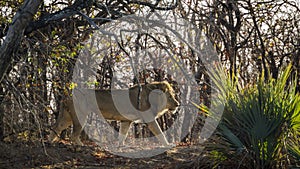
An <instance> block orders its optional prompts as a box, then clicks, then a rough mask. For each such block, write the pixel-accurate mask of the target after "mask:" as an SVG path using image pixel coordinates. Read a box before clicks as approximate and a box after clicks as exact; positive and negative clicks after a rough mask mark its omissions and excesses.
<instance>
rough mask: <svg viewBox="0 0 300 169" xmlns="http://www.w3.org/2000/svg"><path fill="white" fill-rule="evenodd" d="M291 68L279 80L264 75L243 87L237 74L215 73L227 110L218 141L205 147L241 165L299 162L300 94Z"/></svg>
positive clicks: (287, 164) (281, 74)
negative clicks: (266, 77) (230, 75)
mask: <svg viewBox="0 0 300 169" xmlns="http://www.w3.org/2000/svg"><path fill="white" fill-rule="evenodd" d="M291 70H292V69H291V65H289V66H288V67H287V68H286V69H285V70H282V71H281V73H280V75H279V77H278V79H264V78H263V77H264V75H262V77H261V78H259V79H258V80H257V83H255V84H253V85H251V86H248V87H247V88H242V87H241V86H240V85H239V83H238V75H232V78H230V77H229V76H228V75H226V74H224V71H222V70H221V69H218V70H217V71H215V72H213V73H212V74H211V77H212V79H213V82H214V83H216V84H217V88H218V90H220V91H221V93H222V94H221V95H220V97H219V99H220V100H221V101H224V102H225V109H224V113H223V117H222V120H221V123H220V124H219V126H218V129H217V136H218V137H217V140H216V143H214V144H213V145H212V144H211V145H210V146H209V147H210V148H212V149H213V150H214V151H219V152H220V153H221V154H223V155H224V156H225V157H226V159H228V160H227V162H228V161H230V162H231V163H232V164H233V165H234V166H236V167H242V168H278V167H279V168H287V166H289V165H291V164H295V162H296V161H295V160H297V158H298V161H299V154H300V153H299V152H300V151H299V143H297V142H298V140H299V136H300V130H299V125H300V120H299V119H300V96H299V93H297V92H296V82H297V81H296V79H293V77H291ZM287 145H289V146H287ZM290 153H291V154H292V155H293V157H295V158H291V157H292V156H290Z"/></svg>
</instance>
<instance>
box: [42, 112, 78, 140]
mask: <svg viewBox="0 0 300 169" xmlns="http://www.w3.org/2000/svg"><path fill="white" fill-rule="evenodd" d="M70 125H72V118H71V115H70V113H69V112H68V110H67V109H65V108H61V109H60V112H59V115H58V118H57V121H56V123H55V125H54V128H53V131H51V133H50V135H49V137H48V140H49V141H50V142H54V141H57V140H58V136H60V133H61V132H62V131H63V130H64V129H66V128H68V127H69V126H70Z"/></svg>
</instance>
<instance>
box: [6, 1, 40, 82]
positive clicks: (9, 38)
mask: <svg viewBox="0 0 300 169" xmlns="http://www.w3.org/2000/svg"><path fill="white" fill-rule="evenodd" d="M41 2H42V1H41V0H26V1H25V2H24V4H23V5H22V7H21V8H20V9H19V10H18V12H17V13H16V15H15V16H14V18H13V21H12V24H11V25H10V27H9V29H8V32H7V35H6V38H5V40H4V42H3V44H2V46H1V47H0V82H2V80H3V78H4V76H5V74H6V73H7V69H8V68H9V66H10V64H11V61H12V60H13V56H14V53H15V52H16V51H17V49H18V47H19V44H20V42H21V39H22V37H23V34H24V30H25V29H26V27H27V26H28V24H29V23H30V22H31V21H32V19H33V16H34V14H35V13H36V12H37V10H38V8H39V6H40V4H41Z"/></svg>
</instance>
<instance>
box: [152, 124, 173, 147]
mask: <svg viewBox="0 0 300 169" xmlns="http://www.w3.org/2000/svg"><path fill="white" fill-rule="evenodd" d="M148 128H149V129H150V131H151V132H152V133H153V134H154V135H155V136H156V138H157V139H158V140H159V141H160V142H161V143H162V144H163V145H164V146H169V145H170V144H169V142H168V140H167V138H166V137H165V135H164V133H163V132H162V130H161V128H160V127H159V125H158V123H157V121H156V120H153V121H151V122H149V123H148Z"/></svg>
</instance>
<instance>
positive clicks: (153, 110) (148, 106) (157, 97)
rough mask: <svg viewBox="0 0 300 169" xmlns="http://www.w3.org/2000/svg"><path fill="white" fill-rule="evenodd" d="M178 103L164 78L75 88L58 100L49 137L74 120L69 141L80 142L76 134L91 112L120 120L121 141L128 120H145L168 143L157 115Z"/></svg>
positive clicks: (163, 142) (52, 138)
mask: <svg viewBox="0 0 300 169" xmlns="http://www.w3.org/2000/svg"><path fill="white" fill-rule="evenodd" d="M89 97H94V98H95V99H94V100H93V99H89ZM75 102H76V103H75ZM74 103H75V104H74ZM94 105H96V106H94ZM178 106H179V102H178V101H177V99H176V96H175V92H174V90H173V88H172V87H171V85H170V84H169V83H168V82H166V81H163V82H152V83H148V84H141V85H140V86H139V85H136V86H133V87H131V88H129V89H114V90H92V89H74V90H73V99H72V98H68V99H66V100H65V101H63V102H62V103H61V107H60V112H59V116H58V119H57V122H56V124H55V126H54V128H53V131H52V132H51V134H50V136H49V141H51V142H53V141H55V140H57V139H58V136H59V134H60V133H61V132H62V130H64V129H66V128H67V127H69V126H70V125H72V124H73V131H72V135H71V141H72V142H73V143H75V144H77V145H83V144H82V142H81V140H80V139H79V136H80V133H81V131H82V129H83V127H84V125H85V123H86V120H87V116H88V115H89V113H91V112H94V113H97V114H98V115H100V116H102V117H103V118H105V119H106V120H114V121H120V129H119V138H118V140H119V144H121V145H122V144H124V142H125V139H126V137H127V133H128V130H129V128H130V125H131V123H132V122H137V123H147V125H148V128H149V129H150V131H151V132H152V133H153V134H154V135H155V136H156V138H157V139H158V140H159V141H160V142H161V143H162V144H163V145H165V146H168V145H169V142H168V140H167V139H166V137H165V135H164V133H163V132H162V130H161V128H160V126H159V125H158V123H157V121H156V119H157V118H158V117H160V116H162V115H163V114H165V113H166V112H167V111H168V110H170V111H173V112H175V111H176V109H177V108H178Z"/></svg>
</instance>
